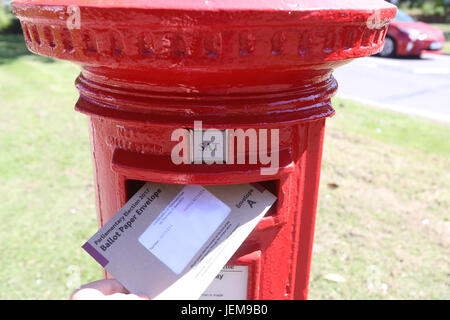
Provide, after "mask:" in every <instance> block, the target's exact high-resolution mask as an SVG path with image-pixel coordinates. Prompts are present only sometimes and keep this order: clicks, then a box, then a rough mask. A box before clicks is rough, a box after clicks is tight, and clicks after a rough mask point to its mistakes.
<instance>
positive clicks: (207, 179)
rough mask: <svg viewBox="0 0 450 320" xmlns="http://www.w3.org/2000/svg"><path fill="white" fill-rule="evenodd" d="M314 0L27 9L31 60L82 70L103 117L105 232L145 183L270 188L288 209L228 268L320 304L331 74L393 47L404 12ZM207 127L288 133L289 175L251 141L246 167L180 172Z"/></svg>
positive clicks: (92, 114) (96, 153)
mask: <svg viewBox="0 0 450 320" xmlns="http://www.w3.org/2000/svg"><path fill="white" fill-rule="evenodd" d="M302 3H303V7H302V6H301V5H300V2H299V3H297V2H296V1H293V3H292V4H290V5H288V4H286V2H284V1H275V0H274V1H268V2H264V3H256V2H255V3H253V2H242V1H241V2H239V1H234V0H233V1H229V2H226V3H225V2H224V3H223V4H217V3H215V2H214V4H210V5H208V1H206V2H205V1H193V0H192V1H186V2H183V4H180V3H175V2H174V3H172V2H167V1H152V2H149V1H143V0H142V1H135V2H133V3H128V2H126V1H118V0H116V1H113V0H108V1H98V3H97V1H93V2H91V4H89V5H88V4H87V2H86V1H82V0H76V1H75V0H74V1H61V3H60V4H58V5H52V3H51V1H50V0H42V1H36V0H20V1H16V3H15V4H14V5H13V9H14V12H15V14H16V15H17V16H18V17H19V18H20V19H21V23H22V27H23V30H24V35H25V39H26V42H27V45H28V47H29V49H30V50H31V51H33V52H36V53H39V54H43V55H47V56H51V57H57V58H62V59H67V60H72V61H76V62H78V63H81V65H82V66H83V69H82V73H81V75H80V76H79V78H78V79H77V82H76V85H77V88H78V90H79V92H80V99H79V100H78V102H77V105H76V109H77V110H78V111H80V112H82V113H85V114H87V115H88V116H89V119H90V121H89V123H90V134H91V140H92V151H93V159H94V169H95V176H96V184H95V185H96V194H97V205H98V221H99V225H100V226H102V225H104V224H105V223H106V222H107V221H108V220H109V219H110V218H111V217H112V216H113V215H114V214H115V213H116V212H117V211H118V210H119V209H120V208H121V207H122V206H123V205H124V204H125V203H126V201H127V200H128V199H129V198H130V197H131V196H132V195H133V194H134V192H136V191H137V190H138V188H139V187H140V186H141V185H142V184H143V183H144V182H145V181H152V182H161V183H169V184H199V185H211V184H216V185H221V184H241V183H254V182H259V183H260V184H261V185H263V186H264V187H266V188H267V189H268V190H269V191H271V192H272V193H274V194H275V195H276V196H277V201H276V203H275V204H274V206H273V207H272V208H271V209H270V211H269V212H268V213H267V214H266V216H265V217H264V218H263V219H262V220H261V221H260V223H259V224H258V225H257V227H256V228H255V229H254V230H253V232H252V233H251V234H250V236H249V237H248V238H247V239H246V241H245V242H244V243H243V244H242V245H241V247H240V248H239V250H238V251H237V252H236V253H235V255H234V256H233V257H232V259H231V260H230V261H229V263H228V265H239V266H247V267H248V279H247V298H248V299H306V298H307V293H308V279H309V270H310V263H311V252H312V244H313V235H314V222H315V211H316V204H317V196H318V185H319V176H320V165H321V154H322V144H323V137H324V128H325V118H326V117H329V116H332V115H333V114H334V110H333V108H332V106H331V102H330V99H331V97H332V96H333V94H334V93H335V92H336V90H337V84H336V81H335V80H334V78H333V77H332V75H331V74H332V71H333V69H334V68H336V67H338V66H340V65H342V64H343V63H345V62H344V61H345V60H348V59H351V58H356V57H360V56H365V55H370V54H373V53H376V52H378V51H380V50H381V48H382V45H383V40H384V36H385V34H386V30H387V26H388V22H389V20H390V19H392V18H393V17H394V15H395V7H393V6H391V5H389V4H386V3H384V2H383V1H381V0H380V1H379V2H378V1H375V3H374V2H373V1H358V2H357V3H358V4H356V2H354V1H353V2H352V1H342V3H341V4H340V5H339V6H336V4H335V1H329V0H322V1H313V0H310V1H306V4H305V3H304V1H302ZM69 8H70V10H69ZM196 121H201V123H202V128H203V129H218V130H222V131H223V132H225V134H227V131H226V130H234V131H235V130H238V129H242V130H243V131H245V130H255V131H256V132H260V130H262V131H264V130H266V132H268V134H267V135H266V136H264V137H262V136H258V138H259V139H267V140H268V141H270V138H271V136H272V133H271V132H275V131H276V132H277V135H278V145H277V148H276V150H275V149H273V148H272V146H271V144H270V142H269V143H268V145H269V146H268V147H267V150H264V151H265V152H266V154H273V153H277V156H278V166H277V170H276V171H275V172H273V173H271V174H261V169H262V168H265V167H267V163H266V164H263V163H261V162H260V161H257V162H256V163H255V162H252V161H250V158H251V153H252V151H251V150H255V149H252V148H255V146H252V145H251V143H249V142H247V143H246V147H245V148H244V154H245V159H246V161H245V162H244V163H239V161H237V160H236V158H233V160H234V161H231V163H222V164H220V163H214V164H206V163H192V162H186V163H181V164H176V163H174V161H173V158H172V152H173V150H174V148H175V147H176V145H177V144H179V142H180V141H179V140H176V139H175V140H174V139H173V133H174V132H175V131H176V130H178V129H184V130H189V129H193V128H194V127H195V125H194V124H195V122H196ZM272 130H275V131H272ZM227 141H228V140H227ZM248 141H250V140H248ZM227 143H229V144H230V146H231V147H233V148H235V149H237V146H236V144H235V143H237V142H236V140H233V139H231V140H230V141H228V142H227ZM258 146H259V142H258ZM183 156H185V155H183Z"/></svg>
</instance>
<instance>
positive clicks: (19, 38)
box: [0, 34, 54, 65]
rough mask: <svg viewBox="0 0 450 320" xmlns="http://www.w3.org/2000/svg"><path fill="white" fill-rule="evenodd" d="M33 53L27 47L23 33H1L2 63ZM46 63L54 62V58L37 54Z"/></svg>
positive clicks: (0, 55) (0, 52) (0, 60)
mask: <svg viewBox="0 0 450 320" xmlns="http://www.w3.org/2000/svg"><path fill="white" fill-rule="evenodd" d="M28 55H33V53H32V52H30V51H29V50H28V49H27V46H26V44H25V39H24V38H23V35H22V34H0V65H1V64H7V63H11V62H13V61H14V60H16V59H18V58H20V57H22V56H28ZM36 59H39V60H40V61H42V62H45V63H53V62H54V60H53V59H51V58H48V57H40V56H36Z"/></svg>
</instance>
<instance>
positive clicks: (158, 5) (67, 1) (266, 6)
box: [13, 0, 395, 13]
mask: <svg viewBox="0 0 450 320" xmlns="http://www.w3.org/2000/svg"><path fill="white" fill-rule="evenodd" d="M13 5H37V6H78V7H92V8H135V9H136V8H139V9H147V10H150V9H169V10H190V11H195V10H201V11H216V10H235V11H266V10H267V11H270V12H271V13H273V12H277V11H278V12H282V11H291V12H295V11H311V10H314V11H317V10H323V9H325V10H364V11H366V10H373V9H383V8H394V7H395V6H394V5H392V4H390V3H388V2H386V1H383V2H381V1H373V0H302V1H298V0H292V1H284V0H265V1H260V0H251V1H249V0H247V1H242V0H228V1H217V0H185V1H178V0H171V1H167V0H152V1H148V0H133V1H130V0H14V1H13Z"/></svg>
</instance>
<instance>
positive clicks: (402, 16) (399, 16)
mask: <svg viewBox="0 0 450 320" xmlns="http://www.w3.org/2000/svg"><path fill="white" fill-rule="evenodd" d="M394 21H404V22H414V19H413V18H411V17H410V16H409V15H407V14H406V13H405V12H403V11H402V10H400V9H397V14H396V15H395V18H394Z"/></svg>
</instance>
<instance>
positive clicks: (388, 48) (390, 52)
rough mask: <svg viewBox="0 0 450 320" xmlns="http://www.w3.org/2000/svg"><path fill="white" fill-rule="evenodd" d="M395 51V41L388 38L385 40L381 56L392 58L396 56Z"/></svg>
mask: <svg viewBox="0 0 450 320" xmlns="http://www.w3.org/2000/svg"><path fill="white" fill-rule="evenodd" d="M395 51H396V44H395V41H394V39H392V38H391V37H386V39H384V47H383V50H381V52H380V56H382V57H392V56H394V55H395Z"/></svg>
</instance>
